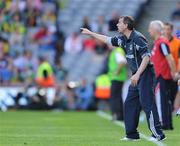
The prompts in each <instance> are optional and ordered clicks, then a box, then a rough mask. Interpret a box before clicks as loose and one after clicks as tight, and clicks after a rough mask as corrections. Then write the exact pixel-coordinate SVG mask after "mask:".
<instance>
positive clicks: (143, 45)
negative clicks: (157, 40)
mask: <svg viewBox="0 0 180 146" xmlns="http://www.w3.org/2000/svg"><path fill="white" fill-rule="evenodd" d="M135 45H136V49H137V51H138V53H139V55H140V56H141V58H144V57H145V56H149V57H150V56H151V53H150V50H149V48H148V42H147V41H146V40H145V39H144V38H142V37H139V38H138V40H137V42H136V43H135Z"/></svg>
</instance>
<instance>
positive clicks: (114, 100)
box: [110, 80, 124, 120]
mask: <svg viewBox="0 0 180 146" xmlns="http://www.w3.org/2000/svg"><path fill="white" fill-rule="evenodd" d="M122 87H123V82H121V81H115V80H114V81H112V82H111V98H110V104H111V112H112V114H113V115H114V114H115V115H116V116H117V120H123V119H124V118H123V100H122Z"/></svg>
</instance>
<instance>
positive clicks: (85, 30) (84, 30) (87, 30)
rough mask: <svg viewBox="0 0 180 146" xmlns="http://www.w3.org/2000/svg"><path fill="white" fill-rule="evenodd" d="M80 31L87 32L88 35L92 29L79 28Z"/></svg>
mask: <svg viewBox="0 0 180 146" xmlns="http://www.w3.org/2000/svg"><path fill="white" fill-rule="evenodd" d="M81 33H82V34H88V35H90V34H91V33H92V31H90V30H89V29H87V28H81Z"/></svg>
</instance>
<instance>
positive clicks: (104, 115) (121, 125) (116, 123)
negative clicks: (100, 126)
mask: <svg viewBox="0 0 180 146" xmlns="http://www.w3.org/2000/svg"><path fill="white" fill-rule="evenodd" d="M97 115H99V116H100V117H102V118H104V119H107V120H111V119H112V117H111V116H110V115H109V114H106V113H105V112H102V111H97ZM113 123H114V124H115V125H118V126H120V127H122V128H123V129H124V128H125V127H124V123H123V122H120V121H114V122H113ZM139 134H140V136H141V137H142V138H144V139H145V140H147V141H149V137H148V136H146V135H144V134H142V133H139ZM149 142H152V143H154V144H156V145H157V146H166V145H165V144H164V143H162V142H160V141H149Z"/></svg>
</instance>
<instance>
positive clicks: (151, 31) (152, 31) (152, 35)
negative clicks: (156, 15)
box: [148, 24, 156, 38]
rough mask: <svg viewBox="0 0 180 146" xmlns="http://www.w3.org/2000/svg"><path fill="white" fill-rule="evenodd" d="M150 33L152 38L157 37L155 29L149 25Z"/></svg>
mask: <svg viewBox="0 0 180 146" xmlns="http://www.w3.org/2000/svg"><path fill="white" fill-rule="evenodd" d="M148 32H149V34H150V36H151V37H152V38H154V37H155V35H156V30H155V28H154V27H153V25H151V24H150V25H149V29H148Z"/></svg>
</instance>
